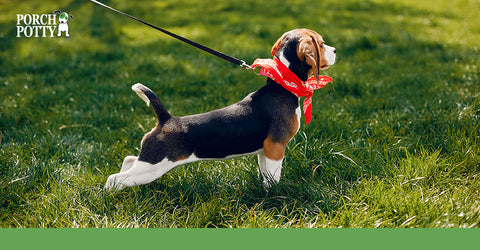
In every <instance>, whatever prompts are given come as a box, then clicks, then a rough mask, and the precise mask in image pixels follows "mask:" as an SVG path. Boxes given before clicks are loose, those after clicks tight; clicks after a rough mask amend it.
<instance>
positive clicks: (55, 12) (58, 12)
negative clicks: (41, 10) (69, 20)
mask: <svg viewBox="0 0 480 250" xmlns="http://www.w3.org/2000/svg"><path fill="white" fill-rule="evenodd" d="M60 13H62V11H61V10H56V11H54V12H53V14H60Z"/></svg>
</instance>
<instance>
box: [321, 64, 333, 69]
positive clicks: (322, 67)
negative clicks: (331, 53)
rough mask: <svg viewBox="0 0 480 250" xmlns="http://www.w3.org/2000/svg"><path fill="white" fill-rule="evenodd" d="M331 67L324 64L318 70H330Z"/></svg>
mask: <svg viewBox="0 0 480 250" xmlns="http://www.w3.org/2000/svg"><path fill="white" fill-rule="evenodd" d="M330 66H331V65H328V64H324V65H322V66H321V67H320V70H326V69H328V68H330Z"/></svg>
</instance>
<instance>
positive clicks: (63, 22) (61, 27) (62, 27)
mask: <svg viewBox="0 0 480 250" xmlns="http://www.w3.org/2000/svg"><path fill="white" fill-rule="evenodd" d="M53 13H54V14H60V15H59V16H58V21H59V22H60V23H59V24H58V33H57V36H62V32H65V36H66V37H69V36H70V34H69V33H68V24H67V22H68V19H69V18H71V19H72V20H73V16H72V15H69V14H68V13H67V12H62V11H61V10H56V11H54V12H53Z"/></svg>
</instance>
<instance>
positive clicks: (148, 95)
mask: <svg viewBox="0 0 480 250" xmlns="http://www.w3.org/2000/svg"><path fill="white" fill-rule="evenodd" d="M132 89H133V91H135V92H136V93H137V95H138V96H140V98H142V100H144V101H145V102H146V103H147V105H148V106H150V103H151V104H152V107H153V110H154V111H155V115H156V116H157V121H158V124H160V125H163V124H164V123H165V122H166V121H168V120H169V119H170V118H171V117H172V116H171V115H170V114H169V113H168V111H167V110H166V109H165V107H164V106H163V103H162V102H161V101H160V99H159V98H158V97H157V95H156V94H155V93H153V91H152V90H150V89H149V88H147V87H145V86H144V85H143V84H141V83H137V84H135V85H133V86H132Z"/></svg>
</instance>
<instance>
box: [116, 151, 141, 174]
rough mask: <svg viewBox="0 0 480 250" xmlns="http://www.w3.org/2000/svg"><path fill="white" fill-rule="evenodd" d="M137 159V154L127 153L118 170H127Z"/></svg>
mask: <svg viewBox="0 0 480 250" xmlns="http://www.w3.org/2000/svg"><path fill="white" fill-rule="evenodd" d="M137 159H138V156H131V155H129V156H127V157H125V159H124V160H123V164H122V169H121V170H120V173H121V172H125V171H128V170H129V169H130V168H132V167H133V164H134V163H135V161H136V160H137Z"/></svg>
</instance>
